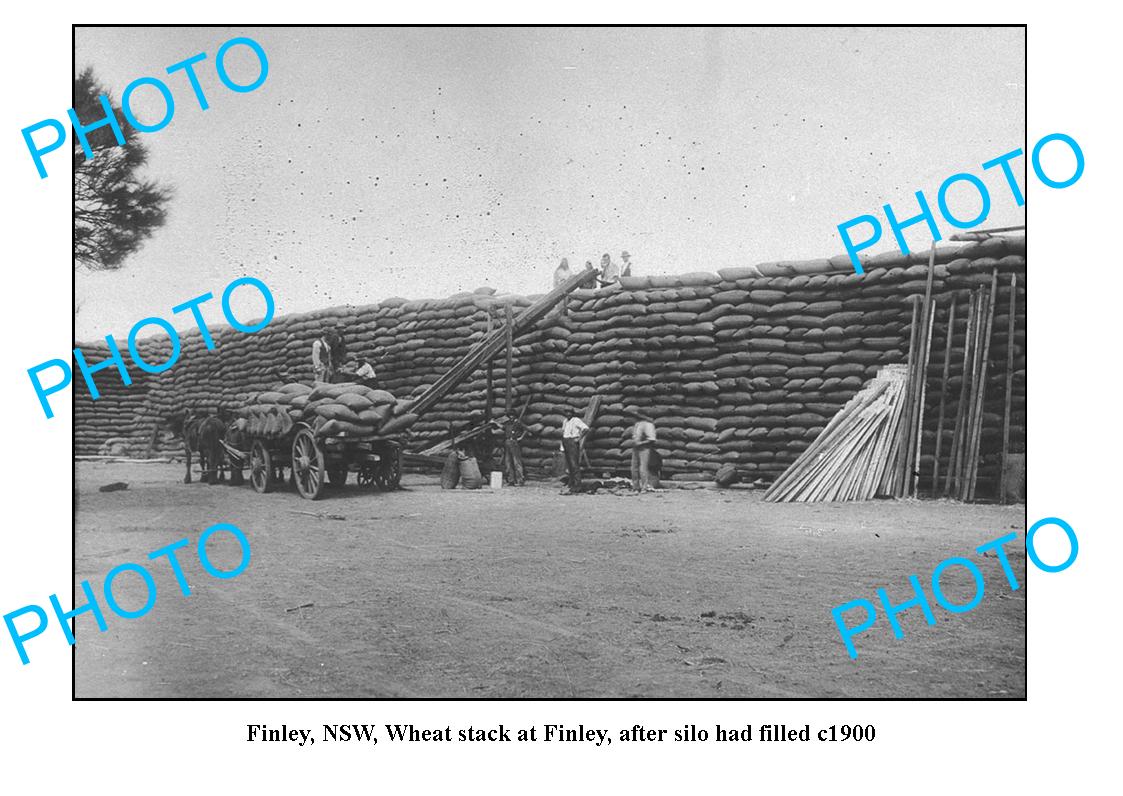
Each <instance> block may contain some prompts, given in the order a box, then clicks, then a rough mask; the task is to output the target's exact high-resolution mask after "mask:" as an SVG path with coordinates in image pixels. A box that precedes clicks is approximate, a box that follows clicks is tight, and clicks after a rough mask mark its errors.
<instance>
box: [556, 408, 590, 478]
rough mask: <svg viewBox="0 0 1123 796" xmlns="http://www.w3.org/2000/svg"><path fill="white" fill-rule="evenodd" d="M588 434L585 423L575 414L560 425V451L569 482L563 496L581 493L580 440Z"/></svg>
mask: <svg viewBox="0 0 1123 796" xmlns="http://www.w3.org/2000/svg"><path fill="white" fill-rule="evenodd" d="M588 433H589V427H588V426H587V425H586V424H585V421H584V420H582V419H581V418H580V417H578V416H577V415H575V414H573V415H570V416H569V419H568V420H566V421H565V423H563V424H562V441H561V449H562V451H564V452H565V471H566V474H567V475H568V480H569V491H568V492H567V493H564V492H563V494H570V495H576V494H577V493H579V492H580V491H581V440H583V439H584V438H585V435H586V434H588Z"/></svg>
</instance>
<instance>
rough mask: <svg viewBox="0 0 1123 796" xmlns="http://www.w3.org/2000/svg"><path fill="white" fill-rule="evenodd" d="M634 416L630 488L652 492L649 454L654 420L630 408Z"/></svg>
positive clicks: (653, 447)
mask: <svg viewBox="0 0 1123 796" xmlns="http://www.w3.org/2000/svg"><path fill="white" fill-rule="evenodd" d="M629 414H631V415H632V417H634V418H636V424H635V425H634V426H633V427H632V489H634V490H635V491H636V492H654V491H655V489H654V487H652V486H651V456H652V453H653V451H654V450H655V443H656V434H655V421H654V420H652V419H651V418H650V417H647V416H646V415H642V414H640V413H639V412H637V411H635V410H632V411H631V412H630V413H629Z"/></svg>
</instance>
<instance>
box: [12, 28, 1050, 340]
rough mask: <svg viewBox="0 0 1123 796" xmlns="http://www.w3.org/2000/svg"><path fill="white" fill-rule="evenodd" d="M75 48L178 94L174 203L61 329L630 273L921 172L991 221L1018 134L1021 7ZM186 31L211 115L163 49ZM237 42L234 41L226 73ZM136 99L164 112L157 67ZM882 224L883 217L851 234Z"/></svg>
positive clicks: (828, 234)
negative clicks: (264, 297)
mask: <svg viewBox="0 0 1123 796" xmlns="http://www.w3.org/2000/svg"><path fill="white" fill-rule="evenodd" d="M237 35H248V36H250V37H251V38H253V39H255V40H256V41H258V42H259V43H260V44H261V45H262V46H263V47H264V49H265V51H266V53H267V55H268V57H269V64H270V72H269V77H268V79H267V81H266V82H265V84H264V85H263V86H262V87H261V88H259V89H257V90H256V91H254V92H252V93H249V94H235V93H233V92H230V91H228V90H227V89H226V88H225V87H223V86H222V85H221V83H220V82H219V80H218V77H217V75H216V73H215V71H214V60H213V59H214V56H215V54H216V53H217V50H218V48H219V46H220V45H221V44H222V43H223V42H225V41H226V40H228V39H230V38H232V37H234V36H237ZM76 47H77V52H76V63H75V65H76V68H77V69H81V68H83V67H84V66H87V65H89V66H92V67H93V68H94V70H95V72H96V74H97V76H98V78H99V79H100V80H101V81H102V82H103V83H104V84H105V85H107V86H108V87H109V88H110V90H111V92H112V93H113V95H114V98H115V100H117V99H119V97H120V93H121V91H122V90H123V89H124V87H125V86H126V85H127V84H128V83H129V82H130V81H132V80H133V79H135V78H138V77H141V76H146V75H150V76H157V77H161V78H162V79H166V82H168V84H169V85H170V86H171V88H172V90H173V92H174V94H175V97H176V112H175V117H174V119H173V120H172V122H171V124H170V125H168V126H167V127H166V128H164V129H163V130H161V131H159V132H156V133H152V134H149V135H145V136H143V140H144V141H145V143H146V145H147V146H148V148H149V151H150V162H149V174H150V175H151V176H153V177H155V178H156V179H159V180H162V181H165V182H167V183H169V184H170V185H172V186H174V188H175V192H176V195H175V198H174V199H173V201H172V204H171V206H170V217H169V220H168V223H167V225H166V226H165V227H164V228H162V229H160V230H158V231H157V232H156V234H155V235H154V237H153V238H152V239H151V240H150V241H149V242H148V243H147V244H146V245H145V247H144V248H143V249H142V250H141V251H140V252H139V253H138V254H137V255H135V256H133V257H132V258H131V259H129V260H128V261H127V262H126V265H125V267H124V268H123V269H122V270H121V271H119V272H113V273H99V274H82V273H79V275H78V278H77V287H76V292H77V297H78V301H79V302H80V303H81V309H80V312H79V313H78V315H77V320H76V325H77V328H76V334H77V338H78V339H79V340H92V339H96V338H100V337H102V336H104V335H105V334H107V333H114V334H115V335H117V336H118V338H119V339H121V338H123V337H124V335H125V334H126V333H127V331H128V330H129V328H130V327H131V326H132V325H133V323H135V322H136V321H137V320H139V319H141V318H143V317H145V316H148V315H158V316H162V317H167V318H169V319H171V320H172V321H173V323H175V324H176V325H177V326H180V327H183V328H187V327H190V326H192V325H193V324H192V322H191V319H190V315H189V314H187V313H184V314H183V315H181V316H175V317H172V316H171V307H172V306H173V305H175V304H178V303H180V302H182V301H184V300H186V299H188V298H190V297H193V296H196V295H198V294H200V293H203V292H206V291H212V292H214V293H215V294H216V297H217V296H218V295H219V294H220V293H221V290H222V288H223V287H224V286H225V285H226V284H227V283H229V282H230V281H231V280H233V279H235V278H236V277H238V276H242V275H251V276H256V277H258V278H260V279H262V280H263V281H264V282H265V283H266V284H267V285H269V286H270V288H271V289H272V292H273V294H274V296H275V297H276V300H277V311H278V312H279V313H288V312H297V311H304V310H310V309H315V308H318V307H326V306H333V305H339V304H365V303H371V302H376V301H379V300H381V299H383V298H386V297H388V296H404V297H407V298H424V297H438V296H444V295H448V294H451V293H456V292H459V291H462V290H471V289H474V288H476V287H479V286H481V285H491V286H493V287H495V288H497V289H498V290H500V291H503V292H518V293H539V292H542V291H543V290H545V289H547V287H548V286H549V284H550V281H551V278H552V274H553V270H554V268H555V267H556V265H557V263H558V261H559V260H560V258H561V257H563V256H565V257H568V258H569V261H570V264H571V266H574V267H580V266H581V265H582V264H583V263H584V262H585V261H586V260H591V261H592V262H593V263H594V264H596V263H598V262H599V259H600V255H601V254H602V253H604V252H611V254H612V255H613V258H614V259H616V260H619V253H620V251H621V249H627V250H628V251H630V252H631V254H632V257H633V261H634V263H635V270H636V272H637V273H639V274H650V273H677V272H684V271H695V270H710V271H712V270H715V269H717V268H722V267H725V266H731V265H747V264H752V263H758V262H764V261H768V260H780V259H805V258H812V257H823V256H830V255H834V254H840V253H842V252H843V251H844V250H843V246H842V244H841V241H840V240H839V238H838V232H837V229H836V226H837V225H838V224H839V223H840V222H843V221H845V220H847V219H850V218H852V217H854V216H856V215H859V214H861V213H874V214H877V215H881V213H880V207H881V205H882V204H884V203H889V204H892V205H893V207H894V208H895V209H896V210H898V215H899V216H900V217H901V218H904V217H907V216H911V215H914V214H915V213H916V203H915V199H914V198H913V192H914V191H916V190H918V189H922V190H924V191H925V194H926V195H927V196H928V197H929V200H930V203H931V205H932V208H933V211H934V212H936V213H937V219H938V220H939V217H938V210H937V209H936V190H937V188H938V187H939V185H940V183H941V182H942V181H943V179H944V178H946V177H948V176H950V175H951V174H953V173H955V172H958V171H969V172H972V173H974V174H976V175H978V176H980V177H981V178H982V179H983V180H984V182H986V183H987V185H988V186H989V187H990V188H991V194H992V199H993V205H992V209H991V214H990V217H989V218H988V219H987V221H986V222H985V225H986V226H1007V225H1013V224H1021V223H1024V220H1025V213H1024V208H1018V207H1016V206H1015V204H1014V201H1013V200H1012V198H1011V197H1010V194H1009V190H1008V189H1007V188H1006V187H1005V181H1004V179H1003V178H1002V176H1001V174H1000V173H999V172H998V170H997V169H995V170H992V171H989V172H983V171H982V169H981V167H980V165H979V164H981V163H982V162H983V161H985V160H989V159H991V158H993V157H995V156H997V155H999V154H1002V153H1004V152H1007V151H1009V150H1011V149H1014V148H1016V147H1019V146H1023V145H1024V138H1025V126H1024V118H1025V102H1024V91H1025V85H1024V82H1025V80H1024V70H1025V46H1024V34H1023V31H1022V30H1021V29H986V28H973V29H939V28H927V29H915V28H897V29H850V28H833V29H813V28H805V29H751V28H748V29H689V28H687V29H626V28H624V29H620V28H617V29H541V28H540V29H471V28H465V29H439V28H438V29H337V28H312V29H300V28H292V29H282V28H275V29H268V28H266V29H253V28H245V29H243V28H226V29H208V28H194V29H140V28H124V29H114V28H79V29H78V30H77V31H76ZM200 51H204V52H206V53H207V55H208V60H207V61H206V62H204V63H202V64H200V65H199V66H198V68H197V72H198V74H199V76H200V80H201V82H202V84H203V88H204V90H205V92H206V94H207V98H208V100H209V102H210V105H211V107H210V109H209V110H207V111H205V112H204V111H202V110H200V109H199V107H198V104H197V103H196V101H195V99H194V97H193V95H192V93H191V91H190V89H189V88H188V86H187V82H186V78H185V76H184V75H182V74H179V75H176V76H166V75H165V74H164V72H165V69H166V67H167V66H168V65H170V64H173V63H176V62H178V61H180V60H183V59H184V58H186V57H188V56H190V55H193V54H195V53H197V52H200ZM254 63H255V61H254V58H253V56H252V54H251V53H250V51H249V50H247V49H246V48H235V49H234V50H233V51H231V57H230V60H229V65H230V71H231V73H232V75H234V77H235V79H236V80H238V81H239V82H248V81H249V80H250V79H252V77H253V76H254V75H255V74H256V72H255V70H254V67H253V64H254ZM134 100H135V102H134V109H135V110H136V112H137V114H138V116H139V117H140V118H141V119H142V120H143V121H148V122H150V123H151V122H152V121H155V120H158V119H159V118H160V117H161V116H162V114H163V103H162V100H160V99H159V95H158V94H156V92H155V91H154V90H150V89H142V90H140V91H138V93H137V94H136V95H134ZM60 114H61V111H60ZM28 123H31V121H29V122H28ZM65 151H66V150H65V149H63V150H59V151H58V152H56V153H53V154H52V155H48V156H47V158H46V163H47V168H48V169H50V168H51V164H52V158H53V157H54V158H61V157H65V155H64V153H65ZM54 162H56V163H57V162H58V161H57V160H56V161H54ZM60 170H61V167H60ZM1025 172H1026V163H1025V159H1024V158H1023V159H1020V160H1019V161H1017V162H1016V168H1015V173H1016V174H1017V175H1018V180H1019V183H1020V184H1022V185H1023V186H1024V184H1025ZM1058 173H1060V172H1058ZM951 196H952V207H953V209H954V210H956V211H957V213H958V215H959V216H960V217H964V218H968V217H971V216H973V215H974V214H975V212H974V211H975V210H976V209H977V199H971V198H964V197H969V192H968V191H966V190H964V191H963V193H962V194H959V193H957V192H955V191H953V192H952V194H951ZM941 229H942V230H943V232H944V235H945V237H946V236H947V235H949V234H951V233H952V232H954V231H956V230H954V229H952V228H951V227H950V225H947V224H946V223H941ZM908 239H909V241H910V243H912V244H914V246H915V247H916V248H917V249H923V248H925V247H926V246H927V245H928V243H929V242H930V235H929V234H928V232H927V228H926V226H924V225H921V226H920V227H915V228H913V231H912V232H911V233H910V234H909V235H908ZM893 248H895V243H894V241H893V238H892V235H891V233H890V232H889V231H888V229H886V231H885V236H884V237H883V239H882V242H881V243H880V244H879V245H878V246H876V247H874V248H872V249H870V250H869V251H870V253H876V252H879V251H885V250H889V249H893ZM247 293H252V291H249V290H247ZM213 304H214V306H213V307H212V308H210V309H208V310H207V311H206V315H207V317H208V320H213V321H215V322H220V321H221V314H220V310H219V309H218V307H217V300H216V301H215V302H214V303H213ZM251 314H252V311H250V312H247V313H246V315H251ZM149 331H150V332H151V331H155V328H154V327H150V329H149Z"/></svg>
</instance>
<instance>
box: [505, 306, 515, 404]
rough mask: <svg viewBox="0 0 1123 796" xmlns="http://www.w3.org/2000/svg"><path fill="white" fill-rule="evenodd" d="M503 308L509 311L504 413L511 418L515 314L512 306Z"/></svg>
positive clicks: (513, 395) (513, 402) (513, 400)
mask: <svg viewBox="0 0 1123 796" xmlns="http://www.w3.org/2000/svg"><path fill="white" fill-rule="evenodd" d="M503 308H504V309H505V310H506V311H507V369H506V375H507V386H506V389H505V390H504V412H505V413H506V415H507V417H510V416H511V412H513V411H514V408H515V394H514V392H513V391H512V389H511V367H512V362H513V361H514V357H515V353H514V352H515V314H514V313H513V312H512V311H511V305H510V304H505V305H503Z"/></svg>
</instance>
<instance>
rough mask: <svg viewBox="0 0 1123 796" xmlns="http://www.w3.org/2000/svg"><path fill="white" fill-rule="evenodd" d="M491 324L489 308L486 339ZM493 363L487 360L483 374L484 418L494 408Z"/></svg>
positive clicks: (487, 416)
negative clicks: (484, 386)
mask: <svg viewBox="0 0 1123 796" xmlns="http://www.w3.org/2000/svg"><path fill="white" fill-rule="evenodd" d="M491 326H492V317H491V310H488V311H487V335H486V336H485V338H484V339H487V338H488V337H491ZM494 364H495V363H494V360H491V359H489V360H488V361H487V369H486V371H485V375H486V378H487V387H486V388H485V391H484V420H491V418H492V416H493V414H494V409H495V393H494V387H495V369H494Z"/></svg>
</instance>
